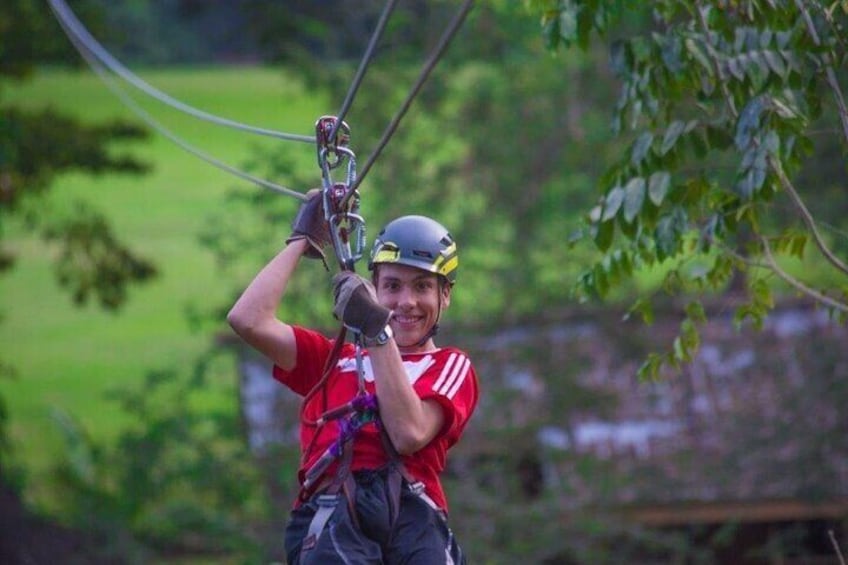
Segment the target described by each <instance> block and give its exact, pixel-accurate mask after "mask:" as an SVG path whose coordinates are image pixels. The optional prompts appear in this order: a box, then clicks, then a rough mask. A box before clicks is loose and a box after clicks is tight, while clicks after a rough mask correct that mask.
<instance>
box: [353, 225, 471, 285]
mask: <svg viewBox="0 0 848 565" xmlns="http://www.w3.org/2000/svg"><path fill="white" fill-rule="evenodd" d="M458 262H459V258H458V256H457V254H456V242H455V241H454V240H453V237H452V236H451V234H450V233H449V232H448V230H447V228H445V227H444V226H443V225H442V224H440V223H439V222H437V221H435V220H432V219H430V218H428V217H426V216H402V217H400V218H397V219H396V220H392V221H391V222H389V223H388V224H386V226H385V227H384V228H383V229H382V230H380V233H378V234H377V238H376V239H375V240H374V245H373V247H372V248H371V258H370V260H369V261H368V269H369V270H371V271H373V270H374V268H375V266H376V265H378V264H381V263H398V264H401V265H408V266H410V267H417V268H419V269H423V270H425V271H428V272H430V273H435V274H437V275H441V276H443V277H445V279H447V281H448V282H449V283H451V284H453V283H454V282H455V281H456V268H457V265H458Z"/></svg>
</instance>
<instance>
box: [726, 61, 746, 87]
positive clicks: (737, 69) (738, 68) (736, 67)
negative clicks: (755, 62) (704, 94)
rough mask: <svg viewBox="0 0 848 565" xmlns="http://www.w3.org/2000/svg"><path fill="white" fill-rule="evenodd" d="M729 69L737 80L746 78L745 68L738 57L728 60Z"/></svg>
mask: <svg viewBox="0 0 848 565" xmlns="http://www.w3.org/2000/svg"><path fill="white" fill-rule="evenodd" d="M727 70H729V71H730V74H732V75H733V77H734V78H736V80H738V81H743V80H745V69H743V68H742V65H741V64H740V62H739V58H738V57H730V58H729V59H728V60H727Z"/></svg>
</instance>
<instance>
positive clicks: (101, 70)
mask: <svg viewBox="0 0 848 565" xmlns="http://www.w3.org/2000/svg"><path fill="white" fill-rule="evenodd" d="M51 1H52V0H51ZM59 24H60V25H61V26H62V27H63V28H64V20H61V19H60V20H59ZM65 31H66V32H67V31H68V30H65ZM68 38H69V39H70V40H71V43H73V44H74V47H76V49H77V51H79V53H80V55H82V57H83V59H85V61H86V62H87V63H88V65H89V66H90V67H91V68H92V69H93V70H94V72H96V73H97V75H98V76H99V77H100V78H101V79H102V80H103V82H104V83H105V84H106V86H107V87H108V88H109V90H111V91H112V93H113V94H115V96H117V97H118V98H120V100H121V101H122V102H123V103H124V104H125V105H126V106H128V107H129V108H130V109H131V110H133V111H134V112H135V113H136V114H138V115H139V117H141V119H142V120H144V122H146V123H147V124H148V125H149V126H150V127H152V128H153V129H155V130H156V131H158V132H159V133H161V134H162V135H163V136H165V137H167V138H168V139H169V140H171V141H172V142H174V143H176V144H177V145H179V146H180V147H181V148H183V149H184V150H186V151H188V152H189V153H191V154H192V155H194V156H195V157H198V158H200V159H202V160H203V161H205V162H207V163H209V164H210V165H213V166H215V167H218V168H219V169H222V170H224V171H226V172H228V173H230V174H233V175H235V176H237V177H239V178H241V179H243V180H247V181H249V182H252V183H254V184H257V185H259V186H261V187H263V188H266V189H268V190H272V191H274V192H278V193H280V194H285V195H286V196H292V197H294V198H297V199H298V200H301V201H305V200H306V195H304V194H303V193H300V192H297V191H295V190H292V189H290V188H286V187H284V186H280V185H278V184H275V183H273V182H270V181H267V180H265V179H262V178H259V177H255V176H253V175H251V174H249V173H245V172H243V171H241V170H239V169H236V168H235V167H232V166H231V165H228V164H226V163H224V162H223V161H220V160H218V159H216V158H215V157H212V156H210V155H207V154H206V153H204V152H202V151H200V150H199V149H197V148H195V147H194V146H192V145H191V144H189V143H187V142H186V141H184V140H182V139H180V138H179V137H178V136H177V135H175V134H174V133H172V132H171V131H170V130H168V129H167V128H166V127H165V126H163V125H162V124H161V123H159V122H158V121H157V120H156V119H155V118H154V117H153V116H151V115H150V113H148V112H147V111H146V110H144V108H142V107H141V106H140V105H139V104H138V103H136V101H135V100H133V99H132V97H131V96H129V95H128V94H127V93H126V92H124V91H123V90H122V89H121V88H120V86H118V84H117V81H115V79H114V78H113V77H112V76H111V75H110V74H109V72H108V69H107V68H106V67H105V66H104V65H103V64H102V63H101V61H99V60H98V59H97V58H96V57H95V56H94V54H93V53H91V52H90V51H89V50H88V49H87V46H86V45H84V44H83V43H82V42H79V41H78V38H76V37H75V36H74V35H72V34H70V33H69V34H68Z"/></svg>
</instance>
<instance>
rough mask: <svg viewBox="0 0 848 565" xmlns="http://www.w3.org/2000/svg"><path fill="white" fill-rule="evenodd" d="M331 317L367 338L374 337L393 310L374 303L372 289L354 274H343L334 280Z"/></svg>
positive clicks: (344, 272) (374, 294)
mask: <svg viewBox="0 0 848 565" xmlns="http://www.w3.org/2000/svg"><path fill="white" fill-rule="evenodd" d="M333 297H334V298H335V306H334V307H333V314H335V316H336V318H338V319H339V320H341V321H342V323H344V325H345V326H346V327H348V328H350V329H351V330H353V331H355V332H359V333H361V334H362V335H364V336H365V337H366V338H368V339H374V338H376V337H377V336H378V335H379V334H380V332H381V331H383V328H385V327H386V324H388V323H389V319H390V318H391V317H392V311H391V310H389V309H388V308H386V307H385V306H383V305H381V304H380V303H379V302H377V292H376V291H375V290H374V286H373V285H372V284H371V283H370V282H368V281H367V280H365V279H363V278H362V277H360V276H359V275H357V274H356V273H352V272H350V271H342V272H340V273H339V274H337V275H336V276H335V277H334V278H333Z"/></svg>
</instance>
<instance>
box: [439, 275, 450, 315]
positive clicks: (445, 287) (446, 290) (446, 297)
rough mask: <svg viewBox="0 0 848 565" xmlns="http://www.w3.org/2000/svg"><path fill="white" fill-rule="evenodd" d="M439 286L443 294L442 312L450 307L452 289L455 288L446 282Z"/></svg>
mask: <svg viewBox="0 0 848 565" xmlns="http://www.w3.org/2000/svg"><path fill="white" fill-rule="evenodd" d="M439 286H440V287H441V288H440V289H439V292H441V293H442V310H444V309H445V308H447V307H448V306H450V299H451V289H452V288H453V285H452V284H450V283H448V282H446V283H444V284H442V285H439Z"/></svg>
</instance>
